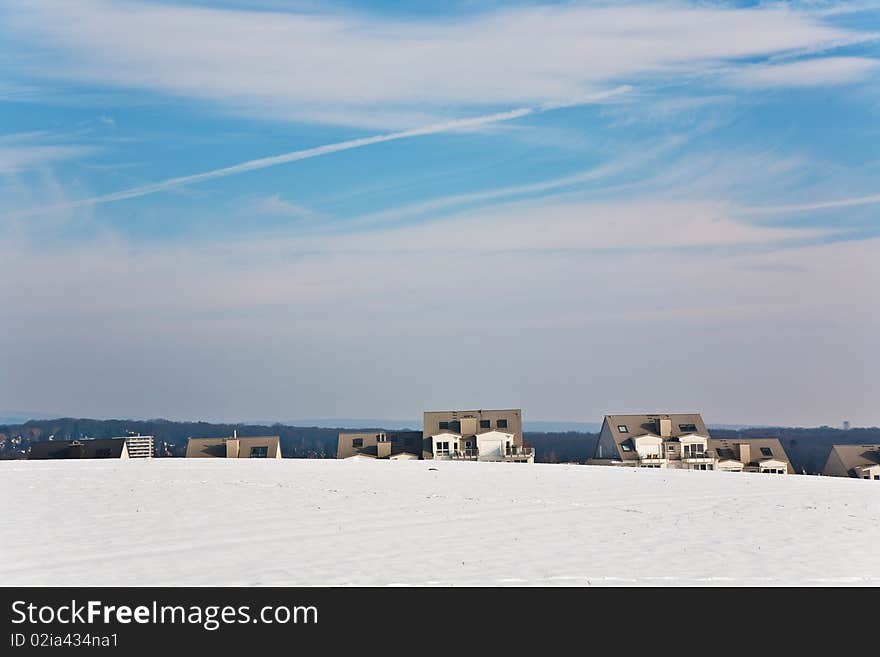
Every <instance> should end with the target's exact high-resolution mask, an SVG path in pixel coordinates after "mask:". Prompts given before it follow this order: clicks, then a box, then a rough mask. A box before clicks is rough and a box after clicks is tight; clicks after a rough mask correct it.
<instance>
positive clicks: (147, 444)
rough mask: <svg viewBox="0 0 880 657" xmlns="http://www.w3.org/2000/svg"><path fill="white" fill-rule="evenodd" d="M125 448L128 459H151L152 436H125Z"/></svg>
mask: <svg viewBox="0 0 880 657" xmlns="http://www.w3.org/2000/svg"><path fill="white" fill-rule="evenodd" d="M123 440H125V446H126V447H127V448H128V457H129V458H132V459H151V458H153V436H142V435H140V434H137V435H133V436H126V437H125V438H123Z"/></svg>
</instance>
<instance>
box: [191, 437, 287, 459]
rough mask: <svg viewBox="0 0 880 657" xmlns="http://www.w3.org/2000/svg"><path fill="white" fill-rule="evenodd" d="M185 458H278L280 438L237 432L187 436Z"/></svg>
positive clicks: (279, 454) (279, 456) (279, 455)
mask: <svg viewBox="0 0 880 657" xmlns="http://www.w3.org/2000/svg"><path fill="white" fill-rule="evenodd" d="M186 458H190V459H191V458H228V459H247V458H251V459H253V458H262V459H280V458H281V439H280V438H279V437H278V436H248V437H239V436H238V432H236V433H234V434H233V435H232V436H231V437H229V438H189V439H188V440H187V443H186Z"/></svg>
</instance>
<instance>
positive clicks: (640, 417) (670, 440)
mask: <svg viewBox="0 0 880 657" xmlns="http://www.w3.org/2000/svg"><path fill="white" fill-rule="evenodd" d="M709 439H710V436H709V430H708V429H707V428H706V424H705V423H704V422H703V418H702V416H701V415H700V414H699V413H646V414H637V415H606V416H605V419H604V420H603V422H602V429H601V430H600V432H599V441H598V443H597V444H596V453H595V455H594V457H593V459H592V460H591V463H595V464H599V465H625V466H632V467H642V468H678V469H687V470H714V469H715V465H716V463H717V459H716V458H715V455H714V453H713V452H711V451H710V450H709Z"/></svg>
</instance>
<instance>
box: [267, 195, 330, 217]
mask: <svg viewBox="0 0 880 657" xmlns="http://www.w3.org/2000/svg"><path fill="white" fill-rule="evenodd" d="M254 208H255V209H256V211H257V212H259V213H262V214H269V215H281V216H285V217H290V218H291V219H315V218H316V217H317V216H318V214H317V213H316V212H315V211H314V210H312V209H310V208H307V207H305V206H303V205H299V204H298V203H292V202H291V201H287V200H285V199H283V198H281V195H280V194H272V195H271V196H266V197H263V198H261V199H259V200H258V201H257V202H256V203H255V204H254Z"/></svg>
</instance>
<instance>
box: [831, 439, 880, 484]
mask: <svg viewBox="0 0 880 657" xmlns="http://www.w3.org/2000/svg"><path fill="white" fill-rule="evenodd" d="M822 474H823V475H827V476H829V477H854V478H856V479H871V480H874V481H880V445H833V446H832V447H831V453H829V454H828V460H827V461H826V462H825V467H824V468H823V469H822Z"/></svg>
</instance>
